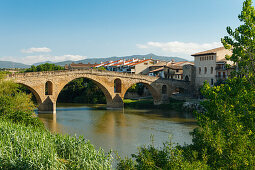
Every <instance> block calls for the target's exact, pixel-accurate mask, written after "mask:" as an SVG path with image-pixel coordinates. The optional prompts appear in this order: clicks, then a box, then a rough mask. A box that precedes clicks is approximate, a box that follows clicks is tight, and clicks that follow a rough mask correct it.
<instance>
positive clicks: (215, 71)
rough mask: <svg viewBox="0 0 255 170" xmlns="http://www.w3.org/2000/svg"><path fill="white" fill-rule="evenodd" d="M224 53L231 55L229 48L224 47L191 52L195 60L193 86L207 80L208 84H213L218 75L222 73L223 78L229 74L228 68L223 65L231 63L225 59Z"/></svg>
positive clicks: (197, 85)
mask: <svg viewBox="0 0 255 170" xmlns="http://www.w3.org/2000/svg"><path fill="white" fill-rule="evenodd" d="M226 55H232V52H231V51H230V50H227V49H225V48H224V47H220V48H215V49H212V50H207V51H203V52H199V53H196V54H192V55H191V56H193V57H194V62H195V75H196V76H195V77H196V78H195V86H196V87H200V86H202V85H203V84H204V82H205V81H207V82H208V83H209V84H210V85H214V84H215V83H216V82H217V80H218V77H222V76H223V75H224V77H225V78H227V77H228V76H229V74H230V73H229V72H230V70H229V69H227V68H226V67H225V66H226V64H233V63H232V62H230V61H227V60H225V56H226Z"/></svg>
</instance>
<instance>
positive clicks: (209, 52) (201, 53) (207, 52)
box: [191, 47, 225, 56]
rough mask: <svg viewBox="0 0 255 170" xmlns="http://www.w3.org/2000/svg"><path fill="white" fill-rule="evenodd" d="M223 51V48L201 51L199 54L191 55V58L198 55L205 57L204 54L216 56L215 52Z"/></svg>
mask: <svg viewBox="0 0 255 170" xmlns="http://www.w3.org/2000/svg"><path fill="white" fill-rule="evenodd" d="M224 49H225V48H224V47H219V48H214V49H211V50H207V51H202V52H199V53H195V54H192V55H191V56H199V55H205V54H216V52H218V51H221V50H224Z"/></svg>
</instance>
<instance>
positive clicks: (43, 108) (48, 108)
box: [38, 97, 56, 114]
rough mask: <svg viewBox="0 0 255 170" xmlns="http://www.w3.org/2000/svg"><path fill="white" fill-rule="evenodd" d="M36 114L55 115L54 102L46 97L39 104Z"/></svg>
mask: <svg viewBox="0 0 255 170" xmlns="http://www.w3.org/2000/svg"><path fill="white" fill-rule="evenodd" d="M38 113H47V114H56V102H52V100H51V99H50V98H49V97H47V98H46V99H45V100H44V101H43V102H42V103H41V104H39V106H38Z"/></svg>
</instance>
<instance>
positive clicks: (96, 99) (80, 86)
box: [57, 77, 111, 104]
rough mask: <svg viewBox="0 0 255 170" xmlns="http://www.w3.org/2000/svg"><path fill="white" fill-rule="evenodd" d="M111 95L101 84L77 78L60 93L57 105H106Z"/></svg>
mask: <svg viewBox="0 0 255 170" xmlns="http://www.w3.org/2000/svg"><path fill="white" fill-rule="evenodd" d="M109 100H111V97H110V94H109V93H108V91H107V90H106V89H105V87H103V86H102V85H101V84H100V83H98V82H96V81H94V80H92V79H88V78H83V77H82V78H76V79H74V80H72V81H70V82H68V83H67V84H66V85H65V86H64V87H63V89H62V90H61V91H60V93H59V95H58V98H57V104H59V103H80V104H106V103H107V101H109Z"/></svg>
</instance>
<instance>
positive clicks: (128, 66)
mask: <svg viewBox="0 0 255 170" xmlns="http://www.w3.org/2000/svg"><path fill="white" fill-rule="evenodd" d="M156 62H157V61H156V60H153V59H142V60H141V59H135V58H133V59H129V60H125V59H121V60H117V61H107V62H104V63H101V64H98V65H95V67H96V68H97V67H105V68H106V70H108V71H117V72H124V73H133V74H143V75H147V74H149V67H150V66H152V65H154V64H155V63H156Z"/></svg>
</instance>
